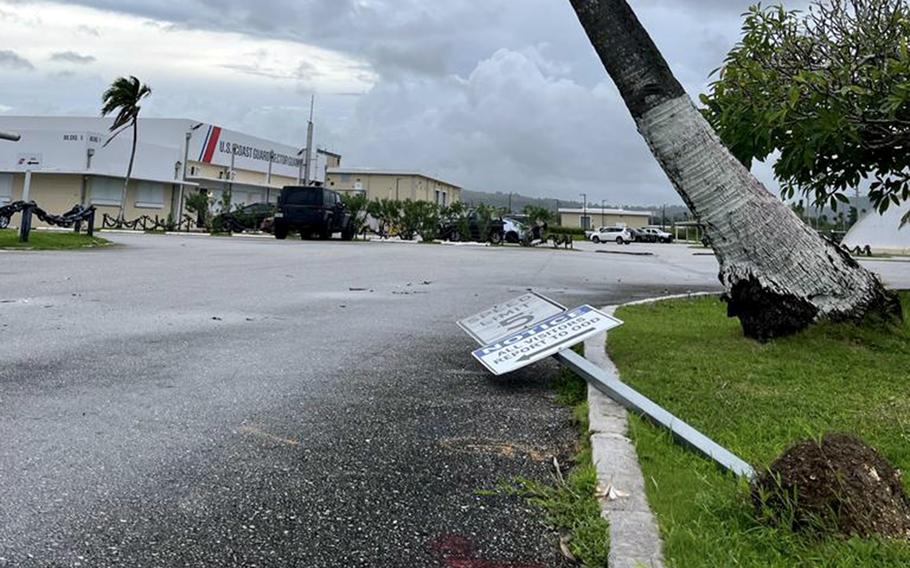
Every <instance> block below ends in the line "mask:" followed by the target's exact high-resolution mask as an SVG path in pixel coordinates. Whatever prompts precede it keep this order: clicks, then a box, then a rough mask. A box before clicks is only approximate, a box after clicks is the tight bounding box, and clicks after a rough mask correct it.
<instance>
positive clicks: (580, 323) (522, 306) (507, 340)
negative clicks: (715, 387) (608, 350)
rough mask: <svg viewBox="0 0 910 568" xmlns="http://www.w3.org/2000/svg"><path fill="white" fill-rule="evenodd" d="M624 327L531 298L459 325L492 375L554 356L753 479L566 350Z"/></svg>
mask: <svg viewBox="0 0 910 568" xmlns="http://www.w3.org/2000/svg"><path fill="white" fill-rule="evenodd" d="M532 296H533V297H532ZM556 307H559V308H561V309H562V310H563V311H561V312H560V313H559V314H556V315H551V316H549V317H546V318H542V315H543V314H545V313H547V312H548V311H552V310H553V309H555V308H556ZM622 323H623V322H622V321H620V320H618V319H616V318H614V317H612V316H610V315H607V314H605V313H603V312H601V311H599V310H596V309H594V308H592V307H591V306H587V305H585V306H580V307H578V308H575V309H574V310H565V309H564V308H562V307H561V306H559V304H557V303H556V302H554V301H552V300H550V299H549V298H546V297H545V296H541V295H540V294H534V293H532V294H526V295H525V296H522V297H520V298H516V299H515V300H512V301H510V302H506V303H504V304H499V305H497V306H494V307H493V308H491V309H489V310H486V311H483V312H481V313H479V314H477V315H474V316H471V317H469V318H465V319H463V320H461V321H459V322H458V325H459V326H460V327H461V328H462V329H463V330H465V331H466V332H467V333H468V334H469V335H470V336H471V337H473V338H474V339H475V340H476V341H477V342H478V343H479V344H481V345H483V344H485V343H486V345H484V347H481V348H480V349H477V350H475V351H474V352H473V355H474V357H475V358H476V359H477V360H478V361H480V362H481V363H482V364H483V365H484V366H485V367H486V368H487V369H488V370H490V371H491V372H492V373H493V374H495V375H502V374H505V373H509V372H512V371H516V370H518V369H520V368H522V367H524V366H526V365H530V364H531V363H534V362H536V361H540V360H541V359H544V358H546V357H549V356H551V355H552V356H554V357H555V358H556V360H558V361H559V362H560V363H562V364H563V365H565V366H567V367H568V368H570V369H571V370H572V371H574V372H575V373H577V374H578V375H579V376H581V377H582V378H584V379H585V380H586V381H588V383H590V384H591V385H593V386H594V387H595V388H597V389H598V390H600V391H601V392H603V393H604V394H606V395H607V396H609V397H610V398H612V399H613V400H614V401H616V402H617V403H619V404H620V405H622V406H624V407H625V408H627V409H629V410H631V411H632V412H635V413H636V414H639V415H641V416H644V417H645V418H647V419H649V420H651V421H652V422H654V423H655V424H658V425H660V426H662V427H664V428H666V429H667V430H669V431H670V432H671V433H672V435H673V437H674V438H675V439H676V440H677V441H679V442H681V443H683V444H684V445H687V446H689V447H691V448H693V449H694V450H695V451H697V452H698V453H700V454H702V455H703V456H705V457H707V458H709V459H711V460H712V461H714V463H716V464H717V465H719V466H720V467H722V468H723V469H725V470H727V471H730V472H732V473H734V474H735V475H738V476H742V477H746V478H748V479H751V478H753V477H754V476H755V470H754V469H753V468H752V466H751V465H749V464H748V463H746V462H745V461H743V460H742V459H740V458H739V457H738V456H737V455H736V454H734V453H733V452H731V451H729V450H727V449H726V448H724V447H723V446H721V445H719V444H717V443H716V442H714V441H713V440H712V439H710V438H708V437H707V436H705V435H704V434H702V433H701V432H699V431H698V430H696V429H695V428H693V427H692V426H690V425H689V424H687V423H686V422H685V421H683V420H680V419H679V418H678V417H676V416H674V415H673V414H671V413H670V412H668V411H667V410H665V409H664V408H662V407H661V406H660V405H658V404H657V403H655V402H654V401H652V400H650V399H648V398H647V397H645V396H644V395H642V394H640V393H639V392H637V391H636V390H635V389H633V388H632V387H630V386H629V385H627V384H625V383H623V382H622V381H621V380H619V377H618V376H617V375H615V374H614V373H612V372H608V371H606V370H604V369H602V368H600V367H598V366H597V365H595V364H593V363H591V362H590V361H588V360H587V359H585V358H584V357H582V356H581V355H579V354H577V353H575V352H574V351H571V350H570V348H571V347H572V346H574V345H576V344H578V343H581V342H582V341H584V340H585V339H588V338H589V337H593V336H594V335H596V334H598V333H601V332H603V331H609V330H611V329H613V328H616V327H619V326H620V325H622ZM510 325H511V326H519V327H520V326H521V325H526V326H527V327H525V328H524V329H521V330H520V331H515V330H514V329H513V330H510V329H509V326H510ZM497 330H499V331H502V330H506V331H507V332H508V331H511V333H507V334H506V335H504V336H503V337H501V338H498V339H496V340H494V341H488V340H485V339H484V337H490V336H492V335H494V334H495V333H497Z"/></svg>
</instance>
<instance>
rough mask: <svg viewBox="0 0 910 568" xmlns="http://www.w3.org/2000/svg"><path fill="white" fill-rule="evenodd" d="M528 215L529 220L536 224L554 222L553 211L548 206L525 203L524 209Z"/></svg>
mask: <svg viewBox="0 0 910 568" xmlns="http://www.w3.org/2000/svg"><path fill="white" fill-rule="evenodd" d="M522 212H523V213H524V214H525V215H527V217H528V221H529V222H530V223H531V224H532V225H534V224H537V223H552V222H553V212H552V211H551V210H549V209H547V208H546V207H540V206H538V205H525V208H524V210H523V211H522Z"/></svg>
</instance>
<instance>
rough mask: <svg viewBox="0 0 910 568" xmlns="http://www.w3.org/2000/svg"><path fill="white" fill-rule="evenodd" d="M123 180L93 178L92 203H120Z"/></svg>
mask: <svg viewBox="0 0 910 568" xmlns="http://www.w3.org/2000/svg"><path fill="white" fill-rule="evenodd" d="M122 191H123V181H122V180H118V179H116V178H92V189H91V203H92V205H120V196H121V192H122Z"/></svg>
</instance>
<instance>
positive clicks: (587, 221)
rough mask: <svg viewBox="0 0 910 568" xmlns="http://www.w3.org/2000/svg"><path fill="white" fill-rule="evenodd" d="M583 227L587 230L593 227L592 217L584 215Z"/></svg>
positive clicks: (582, 218)
mask: <svg viewBox="0 0 910 568" xmlns="http://www.w3.org/2000/svg"><path fill="white" fill-rule="evenodd" d="M581 228H582V229H584V230H585V231H588V230H590V229H591V217H589V216H585V215H582V217H581Z"/></svg>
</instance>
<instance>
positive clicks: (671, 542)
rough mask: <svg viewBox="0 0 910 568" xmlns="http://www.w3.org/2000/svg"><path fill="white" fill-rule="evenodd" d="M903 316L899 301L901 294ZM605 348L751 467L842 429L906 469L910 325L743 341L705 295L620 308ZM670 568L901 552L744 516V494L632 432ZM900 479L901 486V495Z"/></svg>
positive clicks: (888, 559)
mask: <svg viewBox="0 0 910 568" xmlns="http://www.w3.org/2000/svg"><path fill="white" fill-rule="evenodd" d="M902 299H903V302H904V306H905V308H904V309H905V311H906V313H907V314H908V315H910V294H903V295H902ZM618 317H619V318H620V319H622V320H624V321H625V322H626V324H625V326H623V327H622V328H619V329H618V330H616V331H614V332H611V333H610V339H609V343H608V349H609V352H610V354H611V356H612V358H613V360H614V361H615V362H616V364H617V365H618V367H619V369H620V371H621V372H622V374H623V378H624V380H625V381H627V382H628V383H630V384H631V385H633V386H635V387H636V388H638V389H639V390H641V391H642V392H643V393H644V394H646V395H647V396H649V397H651V398H652V399H653V400H655V401H656V402H658V403H660V404H662V405H664V406H666V407H667V408H668V409H669V410H670V411H671V412H673V413H675V414H676V415H677V416H679V417H680V418H682V419H683V420H686V421H687V422H689V423H690V424H692V425H693V426H695V427H696V428H698V429H700V430H701V431H702V432H704V433H705V434H707V435H709V436H711V437H712V438H714V439H715V440H716V441H717V442H719V443H720V444H722V445H724V446H726V447H728V448H730V449H731V450H732V451H734V452H735V453H736V454H738V455H739V456H741V457H742V458H743V459H745V460H746V461H748V462H750V463H753V464H755V465H756V466H757V467H759V468H761V467H767V465H768V464H769V463H770V462H771V461H772V460H773V459H774V458H775V457H777V456H778V455H779V454H780V453H781V452H783V450H785V449H786V448H787V447H789V446H790V445H791V444H792V443H793V442H795V441H796V440H798V439H803V438H809V437H819V436H820V435H821V434H823V433H824V432H828V431H844V432H853V433H856V434H858V435H859V436H861V437H862V438H864V439H865V440H866V441H867V442H869V443H871V444H872V445H873V446H874V447H876V448H877V449H878V450H879V451H881V452H882V453H883V454H884V455H885V457H886V458H887V459H888V460H890V461H891V462H892V463H893V464H894V465H895V466H897V467H898V468H900V469H901V470H903V471H907V470H910V319H908V322H907V323H905V324H903V325H902V326H892V327H890V328H871V327H869V328H861V327H857V326H852V325H834V324H820V325H817V326H815V327H813V328H812V329H810V330H808V331H806V332H804V333H802V334H800V335H798V336H795V337H790V338H786V339H781V340H777V341H774V342H771V343H769V344H765V345H762V344H759V343H756V342H754V341H751V340H747V339H744V338H743V336H742V332H741V330H740V327H739V323H738V321H737V320H735V319H728V318H727V317H726V314H725V307H724V305H723V304H721V303H720V301H719V300H718V299H717V298H713V297H711V298H699V299H692V300H678V301H669V302H661V303H658V304H653V305H645V306H634V307H628V308H623V309H621V310H620V311H619V314H618ZM630 430H631V435H632V438H633V440H634V441H635V443H636V448H637V451H638V455H639V458H640V460H641V464H642V469H643V471H644V474H645V479H646V480H647V488H648V498H649V500H650V502H651V506H652V507H653V509H654V511H655V513H656V515H657V517H658V520H659V522H660V525H661V532H662V534H663V538H664V543H665V553H666V556H667V558H668V561H669V564H670V565H671V566H675V567H677V568H692V567H700V566H704V567H708V566H710V567H715V566H738V567H759V566H761V567H767V566H774V567H782V568H783V567H790V566H825V567H829V566H831V567H835V566H836V567H841V566H843V567H847V566H851V567H852V566H908V565H910V544H908V543H906V542H896V541H877V540H862V539H858V538H852V539H844V538H837V537H833V536H832V537H819V536H818V535H816V536H815V537H810V536H804V535H798V534H794V533H793V532H791V531H790V530H788V529H784V528H775V527H770V526H765V525H763V524H761V523H760V522H758V521H757V520H756V517H755V515H754V514H753V510H752V507H751V503H750V501H749V498H748V486H747V485H746V483H745V482H743V481H737V480H735V479H733V478H732V477H731V476H729V475H725V474H722V473H721V472H720V471H719V470H718V469H717V468H716V467H715V466H714V465H713V464H711V463H709V462H707V461H706V460H704V459H702V458H700V457H697V456H696V455H695V454H693V453H691V452H689V451H686V450H684V449H682V448H681V447H679V446H678V445H676V444H674V443H673V442H672V441H671V440H670V439H669V437H668V436H667V435H666V434H665V433H664V432H663V431H661V430H659V429H657V428H655V427H654V426H652V425H651V424H650V423H646V422H644V421H643V420H641V419H638V418H637V417H633V419H632V420H631V423H630ZM907 482H908V480H907V479H904V483H905V486H906V485H908V483H907Z"/></svg>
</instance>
